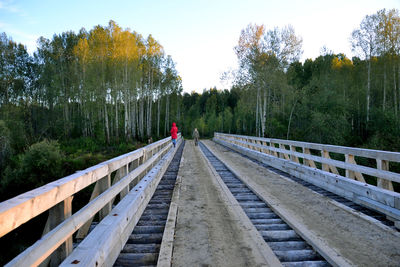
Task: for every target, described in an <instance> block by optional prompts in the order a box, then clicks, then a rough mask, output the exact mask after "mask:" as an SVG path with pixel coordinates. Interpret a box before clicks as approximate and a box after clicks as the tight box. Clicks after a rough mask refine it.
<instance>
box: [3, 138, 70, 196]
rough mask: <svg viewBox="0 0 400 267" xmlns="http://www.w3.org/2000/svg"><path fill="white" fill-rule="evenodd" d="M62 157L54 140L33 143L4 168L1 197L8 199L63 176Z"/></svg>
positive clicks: (63, 157)
mask: <svg viewBox="0 0 400 267" xmlns="http://www.w3.org/2000/svg"><path fill="white" fill-rule="evenodd" d="M64 159H65V156H64V154H63V153H62V152H61V151H60V148H59V145H58V143H57V142H56V141H48V140H44V141H42V142H39V143H36V144H33V145H32V146H30V147H29V149H28V150H27V151H26V152H25V153H24V154H21V155H19V156H17V157H15V158H14V162H13V164H11V165H10V166H8V167H7V168H6V170H5V172H4V175H3V179H2V180H1V182H0V184H1V198H2V199H8V198H10V197H12V196H15V195H18V194H21V193H23V192H26V191H28V190H31V189H33V188H36V187H38V186H41V185H44V184H46V183H49V182H51V181H53V180H56V179H58V178H60V177H63V175H64V172H63V168H62V165H63V161H64ZM12 166H13V167H12Z"/></svg>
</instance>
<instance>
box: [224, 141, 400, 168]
mask: <svg viewBox="0 0 400 267" xmlns="http://www.w3.org/2000/svg"><path fill="white" fill-rule="evenodd" d="M219 136H220V137H226V138H232V137H233V136H235V137H242V135H231V134H220V135H219ZM246 137H247V138H251V139H253V140H260V141H266V142H274V143H280V144H285V145H289V146H290V145H293V146H297V147H307V148H309V149H315V150H326V151H329V152H333V153H339V154H351V155H355V156H358V157H365V158H371V159H382V160H387V161H392V162H400V153H399V152H390V151H383V150H374V149H364V148H354V147H344V146H335V145H325V144H317V143H308V142H300V141H292V140H283V139H273V138H261V137H250V136H246Z"/></svg>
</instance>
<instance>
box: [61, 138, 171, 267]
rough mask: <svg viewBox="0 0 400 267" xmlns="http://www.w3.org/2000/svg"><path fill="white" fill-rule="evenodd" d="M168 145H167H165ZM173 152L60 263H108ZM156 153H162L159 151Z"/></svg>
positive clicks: (128, 233)
mask: <svg viewBox="0 0 400 267" xmlns="http://www.w3.org/2000/svg"><path fill="white" fill-rule="evenodd" d="M170 146H171V144H169V146H167V147H170ZM164 149H165V148H164ZM164 149H163V150H164ZM175 152H176V149H172V150H170V152H169V153H168V154H166V155H165V156H164V158H163V159H161V160H160V161H159V162H158V164H157V165H156V166H155V167H154V168H153V169H152V171H151V172H149V173H148V174H146V176H145V177H144V178H143V179H142V180H141V181H140V182H139V183H138V184H137V186H136V187H135V188H134V189H132V190H131V191H130V192H129V193H128V195H127V196H126V197H125V198H124V199H122V200H121V201H120V202H119V203H118V205H117V206H115V208H114V209H113V210H112V212H111V214H110V215H108V216H107V217H106V218H104V220H103V221H101V222H100V223H99V225H98V226H97V227H96V228H95V229H94V230H93V231H92V232H91V233H90V234H89V235H88V237H87V238H86V239H85V240H83V241H82V242H81V243H80V244H79V245H78V247H77V248H76V249H75V250H74V251H73V252H72V254H71V255H69V257H68V258H66V259H65V260H64V262H63V263H62V264H61V266H69V265H71V264H72V262H75V263H76V264H74V266H112V264H114V262H115V260H116V258H117V257H118V255H119V253H120V251H121V250H122V248H123V246H124V245H125V243H126V241H127V240H128V238H129V235H130V234H131V233H132V230H133V228H134V227H135V225H136V224H137V222H138V221H139V219H140V216H141V214H142V213H143V211H144V209H145V207H146V205H147V203H148V202H149V201H150V199H151V197H152V195H153V193H154V191H155V189H156V187H157V185H158V183H159V181H160V180H161V177H162V174H163V173H164V172H165V171H166V169H167V167H168V165H169V162H170V161H171V160H172V158H173V155H174V154H175ZM157 154H162V151H160V152H158V153H157ZM154 157H156V155H155V156H154ZM154 157H153V158H154ZM149 161H150V160H149ZM149 161H147V162H146V163H148V162H149ZM139 168H140V167H139Z"/></svg>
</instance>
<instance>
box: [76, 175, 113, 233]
mask: <svg viewBox="0 0 400 267" xmlns="http://www.w3.org/2000/svg"><path fill="white" fill-rule="evenodd" d="M110 181H111V176H110V174H109V175H107V176H105V177H103V178H102V179H100V180H98V181H97V182H96V184H95V186H94V188H93V192H92V195H91V196H90V200H89V202H91V201H92V200H93V199H95V198H96V197H97V196H99V195H100V194H101V193H103V192H104V191H106V190H107V189H108V188H110V186H111V184H110ZM110 210H111V202H110V203H108V204H106V206H105V207H104V208H103V209H101V210H100V212H101V214H100V220H102V219H103V218H104V217H105V216H106V215H107V214H108V213H109V212H110ZM93 219H94V216H93V217H92V218H90V219H89V220H88V221H87V222H86V223H85V224H84V225H83V226H82V227H81V228H80V229H79V230H78V233H77V234H76V238H78V239H83V238H85V237H86V235H87V233H88V232H89V229H90V225H91V224H92V222H93Z"/></svg>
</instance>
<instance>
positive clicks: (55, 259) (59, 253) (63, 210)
mask: <svg viewBox="0 0 400 267" xmlns="http://www.w3.org/2000/svg"><path fill="white" fill-rule="evenodd" d="M72 199H73V196H71V197H68V198H66V199H65V200H64V201H62V202H60V203H58V204H57V205H55V206H54V207H53V208H51V209H50V210H49V218H48V219H47V222H46V225H45V227H44V230H43V236H44V235H45V234H47V233H48V232H50V231H51V230H52V229H54V228H55V227H56V226H57V225H59V224H60V223H61V222H63V221H64V220H65V219H66V218H68V217H70V216H71V214H72ZM72 248H73V247H72V236H71V237H69V238H68V239H67V240H66V241H65V242H64V243H63V244H62V245H61V246H60V247H59V248H58V249H57V250H56V251H54V252H53V253H52V254H51V255H50V256H49V257H48V258H47V259H46V260H45V261H43V262H42V264H40V266H48V265H49V264H50V266H51V267H53V266H58V265H59V264H60V263H61V262H62V261H63V260H64V259H65V258H66V257H67V256H68V255H69V254H71V252H72Z"/></svg>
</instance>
